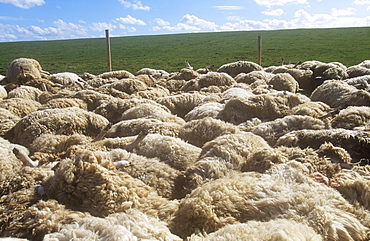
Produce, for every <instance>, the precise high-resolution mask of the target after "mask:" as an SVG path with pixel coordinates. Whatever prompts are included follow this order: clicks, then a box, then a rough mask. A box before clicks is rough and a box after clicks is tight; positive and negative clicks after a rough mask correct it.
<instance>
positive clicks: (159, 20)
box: [154, 18, 170, 26]
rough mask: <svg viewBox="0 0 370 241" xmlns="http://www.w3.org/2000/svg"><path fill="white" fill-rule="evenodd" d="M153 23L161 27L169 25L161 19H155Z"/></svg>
mask: <svg viewBox="0 0 370 241" xmlns="http://www.w3.org/2000/svg"><path fill="white" fill-rule="evenodd" d="M154 22H156V23H157V24H158V25H161V26H167V25H170V22H167V21H165V20H163V19H161V18H156V19H154Z"/></svg>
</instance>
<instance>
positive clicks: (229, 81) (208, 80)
mask: <svg viewBox="0 0 370 241" xmlns="http://www.w3.org/2000/svg"><path fill="white" fill-rule="evenodd" d="M197 81H198V85H199V88H204V87H208V86H211V85H216V86H232V85H233V84H236V81H235V80H234V79H233V78H232V77H231V76H230V75H228V74H226V73H222V72H221V73H217V72H209V73H207V74H204V75H201V76H199V77H198V78H197Z"/></svg>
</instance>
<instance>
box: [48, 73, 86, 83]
mask: <svg viewBox="0 0 370 241" xmlns="http://www.w3.org/2000/svg"><path fill="white" fill-rule="evenodd" d="M48 79H49V80H50V81H51V82H54V83H57V84H61V85H69V84H74V83H76V82H78V83H80V84H82V83H83V82H82V79H81V78H80V77H79V76H78V75H77V74H75V73H71V72H63V73H57V74H52V75H50V76H49V77H48Z"/></svg>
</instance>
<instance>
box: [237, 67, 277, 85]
mask: <svg viewBox="0 0 370 241" xmlns="http://www.w3.org/2000/svg"><path fill="white" fill-rule="evenodd" d="M272 77H274V74H272V73H268V72H265V71H262V70H258V71H257V70H256V71H252V72H249V73H240V74H238V75H237V76H235V80H236V82H238V83H246V84H248V85H250V84H253V83H254V82H256V81H258V80H264V81H265V83H267V82H269V80H270V79H271V78H272Z"/></svg>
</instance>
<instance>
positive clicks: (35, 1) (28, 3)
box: [0, 0, 45, 9]
mask: <svg viewBox="0 0 370 241" xmlns="http://www.w3.org/2000/svg"><path fill="white" fill-rule="evenodd" d="M0 3H10V4H12V5H14V6H16V7H19V8H25V9H27V8H31V7H34V6H41V5H43V4H45V2H44V0H0Z"/></svg>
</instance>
